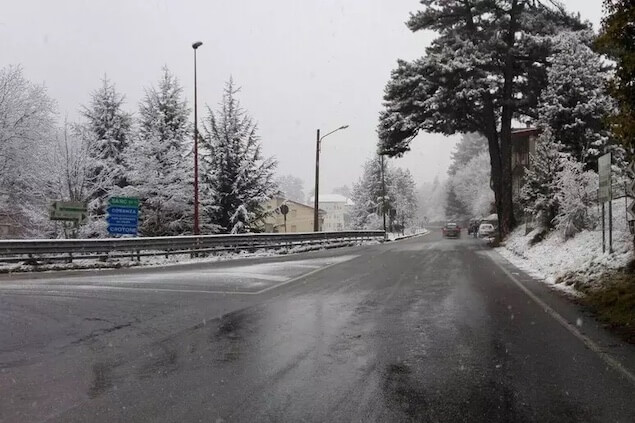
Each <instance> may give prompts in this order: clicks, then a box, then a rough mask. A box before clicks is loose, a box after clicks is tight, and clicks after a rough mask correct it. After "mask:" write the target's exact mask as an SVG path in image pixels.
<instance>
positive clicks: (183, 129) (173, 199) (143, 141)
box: [124, 68, 193, 236]
mask: <svg viewBox="0 0 635 423" xmlns="http://www.w3.org/2000/svg"><path fill="white" fill-rule="evenodd" d="M188 114H189V110H188V108H187V105H186V103H185V100H184V99H183V88H182V87H181V86H180V85H179V82H178V80H177V79H176V77H175V76H174V75H172V74H171V73H170V71H169V70H168V69H167V68H163V72H162V75H161V79H160V80H159V83H158V86H157V87H156V88H155V87H151V88H149V89H147V90H146V93H145V97H144V98H143V100H142V101H141V103H140V105H139V132H138V134H137V136H136V137H135V139H134V141H133V144H132V145H131V147H130V149H129V150H128V151H127V160H128V163H129V167H130V170H129V173H128V178H127V179H128V181H129V183H130V184H131V186H130V187H128V188H127V189H126V190H125V191H124V192H125V193H126V194H127V195H132V196H137V197H139V198H140V199H141V215H140V220H141V221H140V232H141V233H142V234H143V235H146V236H161V235H180V234H183V233H185V232H188V231H189V230H190V229H191V226H192V222H191V217H192V207H193V206H192V201H191V199H192V189H193V188H192V181H193V176H192V174H191V171H190V169H191V168H192V166H191V165H190V162H191V159H190V158H189V157H188V150H189V147H190V146H189V142H188V137H189V135H188V134H189V133H190V126H189V122H188Z"/></svg>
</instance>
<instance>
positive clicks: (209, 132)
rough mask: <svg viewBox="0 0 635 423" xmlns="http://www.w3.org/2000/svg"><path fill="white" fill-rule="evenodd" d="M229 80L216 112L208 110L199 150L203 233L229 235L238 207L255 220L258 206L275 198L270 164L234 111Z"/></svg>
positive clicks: (250, 125) (249, 123) (251, 128)
mask: <svg viewBox="0 0 635 423" xmlns="http://www.w3.org/2000/svg"><path fill="white" fill-rule="evenodd" d="M238 92H239V89H238V88H236V87H235V86H234V83H233V80H232V79H231V78H230V80H229V82H227V84H226V85H225V90H224V93H223V100H222V102H221V104H220V108H219V109H218V110H217V111H216V112H214V111H213V110H212V109H211V108H209V107H208V108H207V109H208V116H207V118H206V119H205V121H204V125H203V137H202V143H201V144H202V145H201V156H202V157H201V167H202V174H201V184H202V193H201V194H202V195H201V206H202V216H203V222H202V226H203V229H204V230H206V231H220V232H230V231H231V230H232V224H231V217H232V215H234V213H235V212H236V210H237V209H238V207H240V206H241V205H243V206H244V207H245V208H246V209H247V211H248V212H249V213H250V214H253V215H254V218H255V219H257V218H258V217H259V215H260V214H261V213H262V204H263V203H264V202H265V201H266V200H268V199H270V198H271V197H273V196H274V195H276V194H277V193H278V187H277V185H276V183H275V181H274V171H275V168H276V165H277V163H276V161H275V160H274V159H273V158H265V157H263V154H262V147H261V142H260V137H259V136H258V135H257V126H256V123H255V122H254V120H253V119H252V118H251V116H249V114H248V113H247V112H246V111H245V110H244V109H243V108H242V107H241V106H240V103H239V101H238V99H237V98H236V94H237V93H238Z"/></svg>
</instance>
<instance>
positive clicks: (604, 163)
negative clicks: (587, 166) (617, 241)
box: [598, 153, 613, 253]
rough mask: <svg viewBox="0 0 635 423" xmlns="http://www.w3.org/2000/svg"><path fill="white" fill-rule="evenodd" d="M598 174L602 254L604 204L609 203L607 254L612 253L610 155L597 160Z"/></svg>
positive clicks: (603, 244) (604, 248)
mask: <svg viewBox="0 0 635 423" xmlns="http://www.w3.org/2000/svg"><path fill="white" fill-rule="evenodd" d="M598 173H599V175H600V187H599V189H598V201H599V202H600V203H601V204H602V252H605V251H606V246H605V241H604V239H605V237H606V234H605V219H606V217H605V214H604V203H606V202H608V203H609V252H610V253H611V252H613V208H612V203H611V200H612V199H613V198H612V197H613V195H612V192H611V185H612V178H611V153H606V154H604V155H603V156H600V158H599V159H598Z"/></svg>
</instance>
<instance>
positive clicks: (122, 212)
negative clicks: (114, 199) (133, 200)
mask: <svg viewBox="0 0 635 423" xmlns="http://www.w3.org/2000/svg"><path fill="white" fill-rule="evenodd" d="M108 214H109V215H111V216H116V215H119V216H138V215H139V209H137V208H133V207H118V206H110V207H108Z"/></svg>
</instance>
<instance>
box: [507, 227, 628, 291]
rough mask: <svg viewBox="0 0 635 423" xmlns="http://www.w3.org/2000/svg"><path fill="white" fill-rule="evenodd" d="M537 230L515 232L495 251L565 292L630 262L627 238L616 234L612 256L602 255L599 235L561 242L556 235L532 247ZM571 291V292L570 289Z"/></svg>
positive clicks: (583, 234) (585, 285)
mask: <svg viewBox="0 0 635 423" xmlns="http://www.w3.org/2000/svg"><path fill="white" fill-rule="evenodd" d="M536 235H537V231H533V232H530V233H529V234H527V235H525V234H524V228H523V227H521V228H518V229H516V230H515V231H514V232H513V233H512V234H511V235H510V237H509V238H508V239H507V240H506V241H505V242H504V243H503V244H502V246H501V247H500V248H497V250H496V251H498V252H499V253H500V254H501V255H502V256H503V257H505V258H506V259H508V260H509V261H511V262H512V263H513V264H514V265H516V266H518V267H519V268H521V269H523V270H525V271H528V272H529V273H531V274H532V275H534V276H536V277H538V278H540V279H543V280H544V281H545V282H546V283H548V284H550V285H553V286H555V287H556V288H558V289H562V290H564V291H567V292H573V291H572V290H578V291H580V290H583V289H586V288H589V287H592V286H593V285H594V284H597V283H598V282H599V281H601V279H602V276H603V275H604V274H606V273H610V272H615V271H618V270H621V269H623V268H625V267H626V266H627V265H628V263H629V261H630V260H631V259H632V255H633V251H632V243H631V238H630V237H631V235H630V234H629V233H624V232H623V231H616V232H615V233H614V240H613V250H614V251H613V253H611V254H610V253H609V252H608V251H607V252H605V253H603V252H602V232H601V231H583V232H581V233H579V234H577V235H576V236H575V237H574V238H571V239H569V240H566V241H565V240H563V239H562V237H561V235H560V234H559V233H557V232H552V233H550V234H548V235H547V237H546V238H545V239H544V240H543V241H541V242H538V243H536V244H534V245H531V240H532V239H533V238H534V237H535V236H536ZM570 288H571V289H570Z"/></svg>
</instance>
